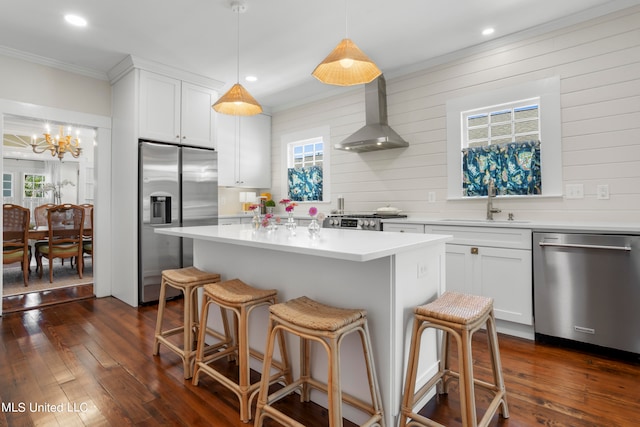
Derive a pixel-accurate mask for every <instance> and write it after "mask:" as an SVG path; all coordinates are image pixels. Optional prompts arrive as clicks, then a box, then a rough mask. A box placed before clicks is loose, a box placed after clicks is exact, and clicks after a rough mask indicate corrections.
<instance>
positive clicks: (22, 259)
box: [2, 203, 31, 286]
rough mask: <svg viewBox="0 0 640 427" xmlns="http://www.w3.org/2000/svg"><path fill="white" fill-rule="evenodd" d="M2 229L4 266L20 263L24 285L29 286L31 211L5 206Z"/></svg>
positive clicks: (20, 207) (3, 208) (3, 207)
mask: <svg viewBox="0 0 640 427" xmlns="http://www.w3.org/2000/svg"><path fill="white" fill-rule="evenodd" d="M2 212H3V228H2V264H3V265H4V264H13V263H17V262H19V263H20V264H21V267H22V278H23V280H24V285H25V286H27V285H28V284H29V261H30V259H31V247H30V246H29V218H30V216H31V214H30V212H29V209H27V208H24V207H22V206H18V205H12V204H9V203H7V204H4V205H2Z"/></svg>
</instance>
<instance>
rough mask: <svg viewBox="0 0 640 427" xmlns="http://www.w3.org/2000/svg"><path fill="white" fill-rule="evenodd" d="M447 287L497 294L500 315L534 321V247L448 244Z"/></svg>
mask: <svg viewBox="0 0 640 427" xmlns="http://www.w3.org/2000/svg"><path fill="white" fill-rule="evenodd" d="M446 266H447V267H446V272H447V289H448V290H452V291H458V292H464V293H469V294H474V295H484V296H487V297H491V298H493V309H494V313H495V316H496V318H497V319H502V320H507V321H510V322H516V323H522V324H525V325H532V324H533V300H532V294H531V292H532V278H531V251H530V250H524V249H505V248H492V247H488V246H469V245H456V244H453V243H449V244H447V249H446Z"/></svg>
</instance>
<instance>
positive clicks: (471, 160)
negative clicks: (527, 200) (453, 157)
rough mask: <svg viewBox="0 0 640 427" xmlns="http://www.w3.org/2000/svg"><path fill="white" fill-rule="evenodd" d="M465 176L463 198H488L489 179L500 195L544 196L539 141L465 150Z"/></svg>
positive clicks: (463, 158) (463, 171)
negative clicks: (492, 181)
mask: <svg viewBox="0 0 640 427" xmlns="http://www.w3.org/2000/svg"><path fill="white" fill-rule="evenodd" d="M462 174H463V177H462V194H463V196H486V195H487V185H488V183H489V181H490V180H494V182H495V186H496V192H497V194H499V195H535V194H542V179H541V175H540V141H526V142H509V143H505V144H493V145H487V146H482V147H471V148H465V149H463V150H462Z"/></svg>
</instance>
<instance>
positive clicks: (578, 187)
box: [565, 184, 584, 199]
mask: <svg viewBox="0 0 640 427" xmlns="http://www.w3.org/2000/svg"><path fill="white" fill-rule="evenodd" d="M565 198H566V199H584V185H582V184H567V185H566V187H565Z"/></svg>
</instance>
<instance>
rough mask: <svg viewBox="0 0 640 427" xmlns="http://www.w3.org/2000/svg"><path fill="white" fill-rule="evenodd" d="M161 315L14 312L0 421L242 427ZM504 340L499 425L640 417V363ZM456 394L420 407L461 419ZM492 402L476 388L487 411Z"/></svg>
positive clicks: (229, 400)
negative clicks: (156, 336)
mask: <svg viewBox="0 0 640 427" xmlns="http://www.w3.org/2000/svg"><path fill="white" fill-rule="evenodd" d="M181 316H182V309H181V301H173V302H170V303H169V304H168V313H167V319H168V321H169V322H170V323H174V324H176V325H177V324H178V323H179V322H180V319H181ZM155 320H156V306H145V307H140V308H132V307H130V306H128V305H126V304H124V303H122V302H121V301H119V300H117V299H115V298H100V299H95V298H91V299H83V300H78V301H73V302H68V303H64V304H57V305H52V306H48V307H44V308H39V309H32V310H26V311H20V312H15V313H10V314H5V315H4V316H3V317H2V318H1V319H0V337H1V339H0V399H1V404H2V412H0V426H31V425H45V426H49V425H54V426H55V425H61V426H68V425H90V426H94V425H113V426H116V425H117V426H121V425H139V426H146V425H149V426H152V425H153V426H156V425H185V426H190V425H193V426H199V425H202V426H216V427H218V426H219V427H226V426H245V425H246V424H243V423H242V422H240V421H239V417H238V401H237V399H236V397H235V395H234V394H232V393H231V392H229V391H228V390H226V389H225V388H223V387H221V386H220V385H219V384H216V383H215V382H214V381H212V380H210V379H208V378H206V377H203V378H202V379H201V382H200V385H199V386H198V387H194V386H192V385H191V383H190V381H185V380H183V378H182V363H181V362H180V360H179V358H178V357H177V356H175V355H173V354H172V353H169V352H168V351H166V349H165V348H164V347H161V349H160V356H156V357H154V356H152V355H151V352H152V343H153V331H154V326H155ZM485 344H486V343H485V340H484V336H483V334H481V333H478V334H476V337H474V349H475V352H474V366H475V367H476V375H477V376H478V377H485V378H487V377H488V372H487V370H486V368H484V366H488V365H487V362H488V360H487V357H488V355H487V351H484V350H480V349H481V348H486V347H483V346H484V345H485ZM500 347H501V355H502V363H503V371H504V374H505V383H506V387H507V392H508V403H509V409H510V413H511V417H510V418H509V419H508V420H503V419H500V418H499V417H498V416H495V417H494V419H493V420H492V421H491V424H490V425H491V426H511V427H513V426H607V427H609V426H635V425H638V422H639V420H640V386H639V384H640V364H638V363H634V362H625V361H621V360H616V359H613V358H609V357H604V356H597V355H593V354H589V353H586V352H580V351H573V350H566V349H562V348H558V347H554V346H550V345H546V344H538V343H534V342H531V341H527V340H522V339H517V338H513V337H508V336H504V335H501V336H500ZM456 391H457V387H456V386H453V387H452V389H451V392H450V394H449V395H448V396H440V397H437V398H434V399H432V401H431V402H429V403H428V404H427V406H426V407H425V408H423V410H422V412H423V413H425V414H431V415H432V416H433V418H435V419H436V420H438V421H439V422H441V423H443V424H445V425H447V426H460V425H461V423H460V417H459V414H460V410H459V408H458V397H457V393H456ZM486 403H487V399H486V397H484V396H483V395H482V394H479V397H478V406H479V412H480V413H482V411H483V408H484V407H486ZM36 405H40V406H39V407H37V406H36ZM283 405H284V406H286V407H287V410H291V411H294V412H295V413H296V415H295V416H296V417H297V418H298V419H299V420H300V422H302V423H304V424H305V425H308V426H314V427H315V426H326V425H328V423H327V421H326V419H327V418H326V413H325V411H324V409H322V408H319V407H318V406H316V405H313V404H307V405H302V404H300V403H299V402H298V400H297V399H295V398H294V397H293V396H292V397H291V399H288V400H287V401H286V402H284V403H283ZM54 409H55V412H54ZM58 410H60V411H58ZM269 425H270V426H273V425H276V424H274V423H270V424H269ZM346 425H348V424H346ZM388 427H394V426H388Z"/></svg>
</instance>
